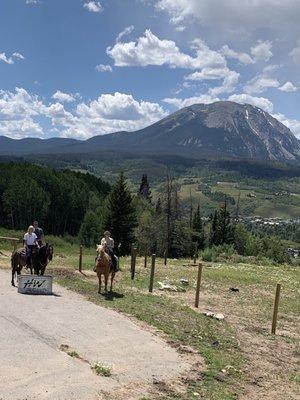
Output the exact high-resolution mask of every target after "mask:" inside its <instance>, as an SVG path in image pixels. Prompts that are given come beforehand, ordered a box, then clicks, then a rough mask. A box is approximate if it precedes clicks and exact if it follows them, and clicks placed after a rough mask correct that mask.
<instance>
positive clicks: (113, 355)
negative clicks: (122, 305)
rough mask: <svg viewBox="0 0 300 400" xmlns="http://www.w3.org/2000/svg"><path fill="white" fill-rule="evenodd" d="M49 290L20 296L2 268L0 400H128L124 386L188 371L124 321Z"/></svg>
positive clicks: (171, 351) (141, 385) (75, 297)
mask: <svg viewBox="0 0 300 400" xmlns="http://www.w3.org/2000/svg"><path fill="white" fill-rule="evenodd" d="M54 292H55V294H56V296H30V295H21V294H18V293H17V289H16V288H13V287H11V286H10V274H9V273H8V272H7V271H1V270H0V360H1V362H0V400H34V399H39V400H44V399H47V400H71V399H72V400H74V399H76V400H94V399H102V398H104V392H109V393H111V395H112V394H113V392H116V391H121V392H122V393H123V395H122V396H123V397H122V398H123V399H124V400H125V399H132V398H134V397H132V391H131V394H130V395H129V388H131V389H132V388H134V390H136V391H139V392H140V393H143V392H144V393H145V392H146V390H147V389H146V388H147V386H148V385H149V384H150V383H151V382H152V381H153V378H156V379H159V380H172V379H174V378H176V376H178V374H180V373H182V372H183V371H184V370H186V369H187V368H188V367H189V365H188V363H187V362H185V361H184V360H183V359H182V358H181V356H180V355H179V354H178V353H177V352H176V351H175V350H174V349H173V348H171V347H169V346H168V345H167V344H166V343H165V342H164V341H163V340H162V339H160V338H159V337H157V336H155V335H153V334H151V333H150V332H148V331H145V330H143V329H142V328H141V327H139V326H138V325H136V324H135V323H134V322H132V321H131V320H130V319H129V318H126V317H125V316H123V315H120V314H118V313H116V312H114V311H111V310H108V309H105V308H102V307H100V306H96V305H95V304H92V303H90V302H88V301H86V300H85V299H84V298H82V297H81V296H79V295H77V294H75V293H72V292H70V291H68V290H66V289H64V288H62V287H60V286H57V285H54ZM62 345H67V346H69V348H70V350H73V351H76V352H77V353H78V354H79V355H80V356H81V357H82V358H83V359H84V360H86V361H83V360H82V359H76V358H73V357H71V356H70V355H68V354H67V351H63V350H61V346H62ZM97 361H99V362H101V363H103V364H104V365H108V366H109V367H110V368H111V371H112V376H111V377H109V378H105V377H102V376H98V375H96V374H95V373H94V372H93V371H92V370H91V367H90V366H91V365H93V364H94V363H95V362H97ZM127 389H128V394H126V393H127V392H126V391H127ZM105 398H112V397H111V396H110V395H109V394H108V397H107V394H106V397H105Z"/></svg>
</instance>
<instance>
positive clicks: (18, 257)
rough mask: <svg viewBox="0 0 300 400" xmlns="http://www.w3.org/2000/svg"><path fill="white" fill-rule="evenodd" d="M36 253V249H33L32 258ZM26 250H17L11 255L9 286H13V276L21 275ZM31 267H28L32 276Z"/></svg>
mask: <svg viewBox="0 0 300 400" xmlns="http://www.w3.org/2000/svg"><path fill="white" fill-rule="evenodd" d="M36 252H37V249H33V252H32V256H34V254H35V253H36ZM26 258H27V257H26V250H25V248H24V247H22V248H21V249H19V250H14V251H13V253H12V255H11V284H12V286H15V274H16V273H17V275H20V274H21V271H22V269H23V267H25V266H26ZM32 272H33V266H32V265H31V266H30V273H31V275H32Z"/></svg>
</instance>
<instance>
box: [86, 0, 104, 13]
mask: <svg viewBox="0 0 300 400" xmlns="http://www.w3.org/2000/svg"><path fill="white" fill-rule="evenodd" d="M83 7H84V8H86V9H87V10H88V11H90V12H94V13H101V12H102V11H103V7H102V5H101V4H100V2H99V1H87V2H86V3H84V5H83Z"/></svg>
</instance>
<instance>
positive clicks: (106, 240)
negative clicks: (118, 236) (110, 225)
mask: <svg viewBox="0 0 300 400" xmlns="http://www.w3.org/2000/svg"><path fill="white" fill-rule="evenodd" d="M101 245H102V246H105V249H106V253H107V254H109V255H110V258H111V263H112V266H113V269H114V270H115V271H116V272H117V271H118V270H119V269H118V263H117V259H116V257H115V254H114V247H115V242H114V239H113V238H112V237H111V233H110V232H109V231H105V232H104V237H103V238H102V239H101Z"/></svg>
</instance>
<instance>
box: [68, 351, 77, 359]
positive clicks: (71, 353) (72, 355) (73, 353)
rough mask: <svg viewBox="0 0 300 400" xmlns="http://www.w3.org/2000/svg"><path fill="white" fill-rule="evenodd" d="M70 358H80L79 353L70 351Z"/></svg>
mask: <svg viewBox="0 0 300 400" xmlns="http://www.w3.org/2000/svg"><path fill="white" fill-rule="evenodd" d="M67 354H68V356H70V357H73V358H80V355H79V354H78V353H77V351H74V350H73V351H68V352H67Z"/></svg>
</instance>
